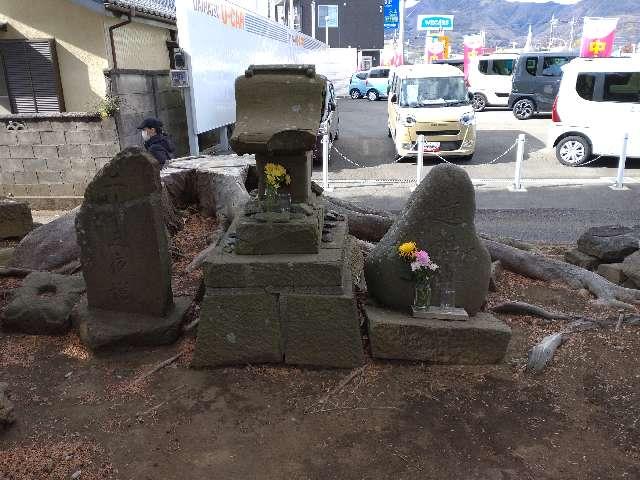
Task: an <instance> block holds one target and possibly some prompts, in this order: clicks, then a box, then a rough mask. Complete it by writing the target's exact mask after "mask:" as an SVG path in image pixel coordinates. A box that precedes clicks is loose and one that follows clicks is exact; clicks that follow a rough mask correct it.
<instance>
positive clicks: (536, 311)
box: [490, 302, 575, 320]
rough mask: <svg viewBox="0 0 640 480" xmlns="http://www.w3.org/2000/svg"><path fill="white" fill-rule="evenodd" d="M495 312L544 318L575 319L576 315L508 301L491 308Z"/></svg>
mask: <svg viewBox="0 0 640 480" xmlns="http://www.w3.org/2000/svg"><path fill="white" fill-rule="evenodd" d="M490 310H491V311H492V312H495V313H515V314H517V315H534V316H536V317H540V318H544V319H545V320H574V318H575V317H572V316H571V315H565V314H564V313H553V312H548V311H546V310H545V309H543V308H541V307H538V306H536V305H531V304H529V303H524V302H506V303H501V304H500V305H496V306H495V307H493V308H491V309H490Z"/></svg>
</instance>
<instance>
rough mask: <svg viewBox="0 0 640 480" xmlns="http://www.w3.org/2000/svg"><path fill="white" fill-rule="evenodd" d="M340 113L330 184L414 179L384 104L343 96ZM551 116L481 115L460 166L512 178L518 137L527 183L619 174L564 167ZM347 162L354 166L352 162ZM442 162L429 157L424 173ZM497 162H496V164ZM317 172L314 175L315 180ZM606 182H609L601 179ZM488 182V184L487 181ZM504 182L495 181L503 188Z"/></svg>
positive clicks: (635, 171) (638, 170)
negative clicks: (551, 144) (550, 140)
mask: <svg viewBox="0 0 640 480" xmlns="http://www.w3.org/2000/svg"><path fill="white" fill-rule="evenodd" d="M338 110H339V114H340V138H339V140H338V141H337V142H336V143H335V147H336V149H337V150H338V151H339V152H340V153H342V154H343V155H344V157H346V158H347V159H348V160H345V159H344V158H343V157H341V155H340V154H339V153H337V152H336V151H335V150H334V151H332V154H331V159H330V165H329V171H330V178H331V179H332V180H338V181H342V182H343V181H345V180H411V179H415V170H416V168H415V161H411V160H406V161H401V162H399V163H394V161H395V150H394V146H393V142H392V140H391V139H390V138H389V137H388V136H387V103H386V101H384V100H382V101H377V102H370V101H368V100H366V99H361V100H352V99H350V98H342V99H340V101H339V104H338ZM550 122H551V119H550V117H549V116H539V117H537V118H534V119H531V120H527V121H519V120H516V119H515V118H514V117H513V115H512V113H511V112H510V111H508V110H506V109H504V110H496V109H494V110H488V111H485V112H481V113H478V114H477V128H478V144H477V147H476V154H475V156H474V158H473V160H471V161H470V162H465V163H461V164H460V166H461V167H463V168H464V169H465V170H467V172H468V173H469V175H470V176H471V178H472V179H474V180H477V181H480V180H503V182H501V183H505V182H504V181H506V180H509V179H512V178H513V176H514V168H515V159H516V151H515V148H514V149H513V150H512V151H511V152H509V153H508V154H506V155H505V156H504V157H502V158H500V159H498V160H495V159H496V158H497V157H499V156H500V155H501V154H503V153H504V152H505V151H506V150H507V149H508V148H509V147H510V146H511V145H513V143H514V142H515V141H516V138H517V137H518V135H519V134H521V133H524V134H525V135H526V148H525V163H524V166H523V171H522V174H523V178H524V179H525V180H531V179H537V180H546V182H540V183H539V184H546V185H554V184H558V182H559V183H563V182H564V183H571V182H570V181H572V182H576V183H580V181H582V180H583V181H584V182H585V183H586V184H592V183H594V182H600V181H601V179H603V178H612V177H615V175H616V170H617V165H618V159H617V158H601V159H600V160H597V161H596V162H594V163H592V164H590V165H588V166H584V167H577V168H573V167H566V166H564V165H561V164H560V163H559V162H558V161H557V160H556V158H555V153H554V152H553V151H552V150H547V149H545V141H546V135H547V126H548V125H549V123H550ZM349 160H350V161H351V162H349ZM439 162H440V160H438V159H432V158H428V157H425V161H424V165H425V170H424V173H425V174H426V173H428V171H429V168H430V167H432V166H433V165H436V164H438V163H439ZM492 162H493V163H492ZM318 173H319V169H318V172H316V176H317V175H318ZM626 176H627V177H629V178H630V179H631V181H632V182H634V181H635V179H638V181H639V182H640V162H635V164H634V162H633V161H630V162H629V163H628V165H627V172H626ZM602 182H604V183H606V180H602ZM489 183H490V182H489ZM499 183H500V182H497V184H499Z"/></svg>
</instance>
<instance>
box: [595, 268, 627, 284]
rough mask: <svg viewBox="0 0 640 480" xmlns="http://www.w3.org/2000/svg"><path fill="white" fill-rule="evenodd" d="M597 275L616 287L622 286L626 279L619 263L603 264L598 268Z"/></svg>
mask: <svg viewBox="0 0 640 480" xmlns="http://www.w3.org/2000/svg"><path fill="white" fill-rule="evenodd" d="M598 275H600V276H601V277H604V278H606V279H607V280H609V281H610V282H611V283H615V284H616V285H622V284H623V283H624V282H625V280H626V279H627V276H626V275H625V273H624V272H623V271H622V264H621V263H603V264H602V265H600V266H598Z"/></svg>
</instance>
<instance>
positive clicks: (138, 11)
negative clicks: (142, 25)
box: [104, 0, 176, 25]
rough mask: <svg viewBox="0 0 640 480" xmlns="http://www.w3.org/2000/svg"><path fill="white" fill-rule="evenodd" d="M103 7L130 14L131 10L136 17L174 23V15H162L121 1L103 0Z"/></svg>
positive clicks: (114, 11) (169, 23)
mask: <svg viewBox="0 0 640 480" xmlns="http://www.w3.org/2000/svg"><path fill="white" fill-rule="evenodd" d="M104 8H105V9H106V10H108V11H110V12H113V13H120V14H122V13H124V14H127V15H129V14H131V12H132V11H133V12H135V16H136V17H140V18H146V19H149V20H155V21H156V22H161V23H166V24H168V25H175V24H176V17H175V15H163V14H160V13H159V12H155V11H152V10H150V9H148V8H143V7H142V8H141V7H129V6H125V5H123V4H122V2H120V1H118V0H105V2H104Z"/></svg>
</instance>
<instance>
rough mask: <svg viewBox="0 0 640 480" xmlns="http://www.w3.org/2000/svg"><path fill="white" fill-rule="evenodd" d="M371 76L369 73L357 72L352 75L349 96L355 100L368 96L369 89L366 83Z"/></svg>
mask: <svg viewBox="0 0 640 480" xmlns="http://www.w3.org/2000/svg"><path fill="white" fill-rule="evenodd" d="M368 76H369V71H368V70H367V71H362V72H356V73H354V74H353V75H351V80H350V81H349V96H350V97H351V98H353V99H354V100H356V99H358V98H362V97H364V96H365V95H366V94H367V87H366V84H365V82H366V81H367V77H368Z"/></svg>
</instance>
